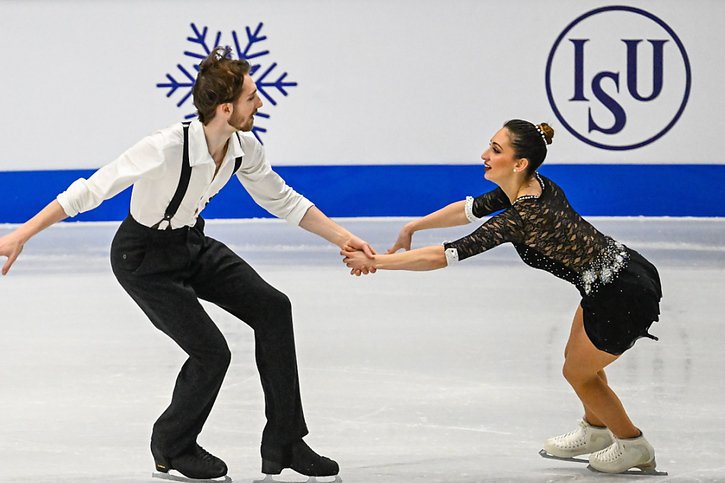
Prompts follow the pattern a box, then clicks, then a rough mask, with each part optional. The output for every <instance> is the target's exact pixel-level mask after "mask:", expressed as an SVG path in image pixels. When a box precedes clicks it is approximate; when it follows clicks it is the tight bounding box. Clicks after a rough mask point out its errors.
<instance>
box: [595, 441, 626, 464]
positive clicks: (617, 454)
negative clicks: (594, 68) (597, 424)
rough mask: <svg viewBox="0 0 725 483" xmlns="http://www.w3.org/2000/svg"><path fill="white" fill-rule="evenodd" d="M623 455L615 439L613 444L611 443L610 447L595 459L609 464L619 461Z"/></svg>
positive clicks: (599, 453) (620, 446)
mask: <svg viewBox="0 0 725 483" xmlns="http://www.w3.org/2000/svg"><path fill="white" fill-rule="evenodd" d="M623 454H624V451H623V450H622V445H621V444H620V442H619V441H617V440H616V439H615V440H614V443H612V445H611V446H609V447H608V448H606V449H603V450H601V451H599V452H598V453H597V459H598V460H600V461H604V462H607V463H611V462H613V461H617V460H618V459H620V458H621V457H622V455H623Z"/></svg>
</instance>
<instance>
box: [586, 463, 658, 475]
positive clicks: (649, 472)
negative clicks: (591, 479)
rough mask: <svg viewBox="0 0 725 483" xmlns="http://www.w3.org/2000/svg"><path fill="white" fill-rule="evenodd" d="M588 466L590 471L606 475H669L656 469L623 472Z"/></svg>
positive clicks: (632, 469)
mask: <svg viewBox="0 0 725 483" xmlns="http://www.w3.org/2000/svg"><path fill="white" fill-rule="evenodd" d="M587 468H588V469H589V470H590V471H593V472H594V473H600V474H604V475H637V476H667V475H668V473H667V472H666V471H658V470H656V469H654V468H653V469H651V470H650V469H647V470H641V469H634V468H631V469H628V470H627V471H622V472H621V473H607V472H606V471H599V470H598V469H596V468H594V467H593V466H592V465H589V466H587Z"/></svg>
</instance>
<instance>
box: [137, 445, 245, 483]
mask: <svg viewBox="0 0 725 483" xmlns="http://www.w3.org/2000/svg"><path fill="white" fill-rule="evenodd" d="M151 454H153V457H154V462H155V464H156V470H158V473H153V475H152V476H153V477H154V478H160V479H163V480H171V481H187V482H217V483H219V482H225V483H230V482H231V481H232V479H231V478H229V477H228V476H226V474H227V465H226V464H225V463H224V461H222V460H221V459H220V458H217V457H216V456H214V455H212V454H211V453H209V452H208V451H206V450H205V449H204V448H202V447H201V446H199V445H198V444H195V445H194V446H193V447H192V448H191V449H190V450H189V451H187V452H186V453H182V454H180V455H179V456H175V457H174V458H167V457H166V456H164V455H163V454H162V453H161V452H160V451H159V450H158V448H156V447H155V446H154V445H153V444H152V445H151ZM171 470H176V471H178V472H179V473H181V475H183V476H176V475H174V474H169V471H171ZM222 477H223V478H222Z"/></svg>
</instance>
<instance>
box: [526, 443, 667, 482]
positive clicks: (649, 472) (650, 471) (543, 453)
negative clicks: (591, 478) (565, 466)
mask: <svg viewBox="0 0 725 483" xmlns="http://www.w3.org/2000/svg"><path fill="white" fill-rule="evenodd" d="M539 456H541V457H542V458H546V459H550V460H557V461H567V462H570V463H585V464H586V465H587V469H588V470H589V471H592V472H594V473H597V474H602V475H637V476H667V475H668V473H667V472H666V471H658V470H657V469H655V468H651V469H650V468H646V469H640V468H637V469H633V468H630V469H628V470H627V471H623V472H621V473H604V472H603V471H599V470H597V469H595V468H593V467H592V466H591V465H590V464H589V460H587V459H584V458H560V457H559V456H554V455H552V454H549V453H547V452H546V450H544V449H542V450H541V451H539Z"/></svg>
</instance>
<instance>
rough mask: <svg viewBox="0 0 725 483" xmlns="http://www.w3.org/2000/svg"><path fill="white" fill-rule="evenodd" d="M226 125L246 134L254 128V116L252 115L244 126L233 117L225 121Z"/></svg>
mask: <svg viewBox="0 0 725 483" xmlns="http://www.w3.org/2000/svg"><path fill="white" fill-rule="evenodd" d="M227 124H229V125H230V126H231V127H233V128H234V129H236V130H237V131H244V132H248V131H251V130H252V127H253V126H254V114H252V115H251V116H250V117H249V119H248V120H247V122H245V123H244V124H242V123H241V121H236V120H235V119H234V118H233V116H232V118H230V119H229V120H228V121H227Z"/></svg>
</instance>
